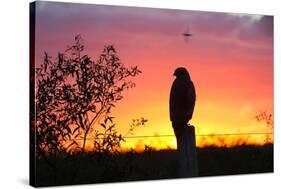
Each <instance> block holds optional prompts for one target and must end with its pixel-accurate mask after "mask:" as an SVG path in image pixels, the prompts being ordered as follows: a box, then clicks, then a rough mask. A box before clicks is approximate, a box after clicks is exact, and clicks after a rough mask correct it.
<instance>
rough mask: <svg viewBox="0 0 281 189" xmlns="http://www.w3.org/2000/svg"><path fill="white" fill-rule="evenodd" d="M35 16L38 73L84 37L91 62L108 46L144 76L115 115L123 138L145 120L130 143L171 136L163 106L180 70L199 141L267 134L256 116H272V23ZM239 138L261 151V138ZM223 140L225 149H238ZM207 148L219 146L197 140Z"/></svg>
mask: <svg viewBox="0 0 281 189" xmlns="http://www.w3.org/2000/svg"><path fill="white" fill-rule="evenodd" d="M37 3H38V2H37ZM36 11H37V14H36V24H37V25H36V65H39V64H40V63H41V62H42V57H43V52H44V51H46V52H48V53H50V54H51V55H53V57H55V56H56V53H57V52H58V51H63V50H64V49H65V48H66V46H67V45H70V44H71V43H72V42H73V38H74V36H75V35H77V34H81V35H82V37H83V38H84V40H85V42H84V43H85V47H86V52H87V53H88V54H89V55H90V56H91V57H92V58H93V59H96V58H97V56H98V55H99V53H100V52H101V51H102V49H103V46H104V45H105V44H113V45H114V46H115V47H116V49H117V52H118V55H119V57H120V58H121V61H122V62H123V63H124V64H125V65H127V66H134V65H137V66H139V68H140V69H141V70H142V72H143V73H142V74H141V75H139V76H137V77H136V78H133V81H134V82H135V83H136V87H135V88H133V89H130V90H128V91H126V92H125V93H124V99H123V100H122V101H120V103H119V104H118V105H117V107H116V108H115V109H114V111H113V112H112V114H113V116H115V117H116V120H115V121H116V122H117V126H118V130H119V131H120V132H121V133H125V132H126V131H127V130H128V127H129V125H130V123H131V120H132V119H134V118H139V117H145V118H146V119H148V123H147V125H146V127H144V128H139V129H137V130H136V131H135V132H134V136H143V135H173V130H172V127H171V123H170V120H169V109H168V108H169V107H168V100H169V92H170V87H171V85H172V82H173V80H174V77H173V71H174V70H175V68H177V67H178V66H184V67H186V68H187V69H188V71H189V72H190V75H191V78H192V80H193V82H194V84H195V88H196V93H197V102H196V107H195V112H194V117H193V119H192V120H191V124H193V125H195V127H196V132H197V134H219V133H249V132H250V133H251V132H255V133H257V132H271V131H270V130H269V129H267V127H266V126H265V124H263V123H258V122H257V121H256V120H254V116H255V115H256V114H257V113H258V112H259V111H261V110H265V111H268V112H270V113H273V17H271V16H259V15H247V14H227V13H214V12H200V11H180V10H161V9H146V8H129V7H115V6H97V5H81V4H65V3H50V2H40V3H38V4H37V9H36ZM187 28H189V30H190V32H191V33H192V34H193V36H192V37H191V38H190V39H189V40H188V41H186V40H185V39H184V38H183V37H182V35H181V34H182V33H183V32H184V31H185V30H186V29H187ZM242 137H244V138H243V139H242V140H244V141H246V140H247V141H248V142H249V143H260V144H261V143H263V141H264V138H265V137H264V136H260V135H257V136H242ZM200 138H201V139H200ZM222 138H223V137H220V138H219V140H220V141H222ZM224 139H225V141H224V142H222V143H224V144H227V145H229V144H234V143H235V142H237V141H238V138H237V137H233V136H232V137H225V138H224ZM206 140H209V141H206ZM126 141H127V142H126V143H124V145H123V146H124V147H143V145H144V144H147V145H151V146H154V147H156V148H165V147H167V146H169V147H172V148H174V147H175V144H176V143H175V138H174V137H162V138H143V139H139V138H138V139H127V140H126ZM204 142H205V144H211V143H214V144H219V142H218V139H213V138H212V137H209V138H207V139H206V137H205V139H204V141H203V139H202V137H200V136H198V137H197V144H198V145H199V146H202V145H203V144H204Z"/></svg>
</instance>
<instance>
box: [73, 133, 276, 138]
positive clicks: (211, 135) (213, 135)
mask: <svg viewBox="0 0 281 189" xmlns="http://www.w3.org/2000/svg"><path fill="white" fill-rule="evenodd" d="M273 134H274V133H219V134H197V135H195V136H196V137H206V136H209V137H215V136H231V135H232V136H239V135H273ZM161 137H175V135H142V136H140V135H139V136H125V137H122V138H124V139H126V138H127V139H130V138H161ZM93 139H95V138H93V137H92V138H88V139H87V140H93ZM100 139H102V138H100ZM76 140H84V139H83V138H80V139H76Z"/></svg>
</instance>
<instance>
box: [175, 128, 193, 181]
mask: <svg viewBox="0 0 281 189" xmlns="http://www.w3.org/2000/svg"><path fill="white" fill-rule="evenodd" d="M178 156H179V176H180V177H196V176H198V165H197V152H196V137H195V128H194V126H191V125H189V126H187V127H185V129H184V131H183V135H182V140H181V142H180V144H179V146H178Z"/></svg>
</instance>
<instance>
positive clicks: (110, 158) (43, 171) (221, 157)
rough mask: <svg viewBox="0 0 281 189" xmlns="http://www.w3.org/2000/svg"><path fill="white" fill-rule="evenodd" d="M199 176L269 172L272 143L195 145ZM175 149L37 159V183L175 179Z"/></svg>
mask: <svg viewBox="0 0 281 189" xmlns="http://www.w3.org/2000/svg"><path fill="white" fill-rule="evenodd" d="M197 152H198V163H199V176H216V175H232V174H248V173H264V172H273V145H272V144H267V145H264V146H252V145H242V146H237V147H232V148H225V147H205V148H198V150H197ZM176 154H177V152H176V151H175V150H161V151H150V150H148V151H145V152H142V153H137V152H127V153H123V154H118V155H109V154H97V153H96V154H94V153H88V154H86V155H85V154H84V155H83V154H76V155H72V156H67V157H66V158H57V159H56V161H54V162H55V163H54V166H52V167H50V166H49V165H47V163H46V162H45V161H42V160H37V185H38V186H50V185H67V184H83V183H84V184H86V183H101V182H120V181H137V180H148V179H168V178H177V165H178V162H177V155H176Z"/></svg>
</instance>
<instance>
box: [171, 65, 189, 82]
mask: <svg viewBox="0 0 281 189" xmlns="http://www.w3.org/2000/svg"><path fill="white" fill-rule="evenodd" d="M174 76H176V77H177V78H186V79H187V80H190V76H189V73H188V71H187V69H186V68H184V67H178V68H177V69H176V70H175V72H174Z"/></svg>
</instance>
